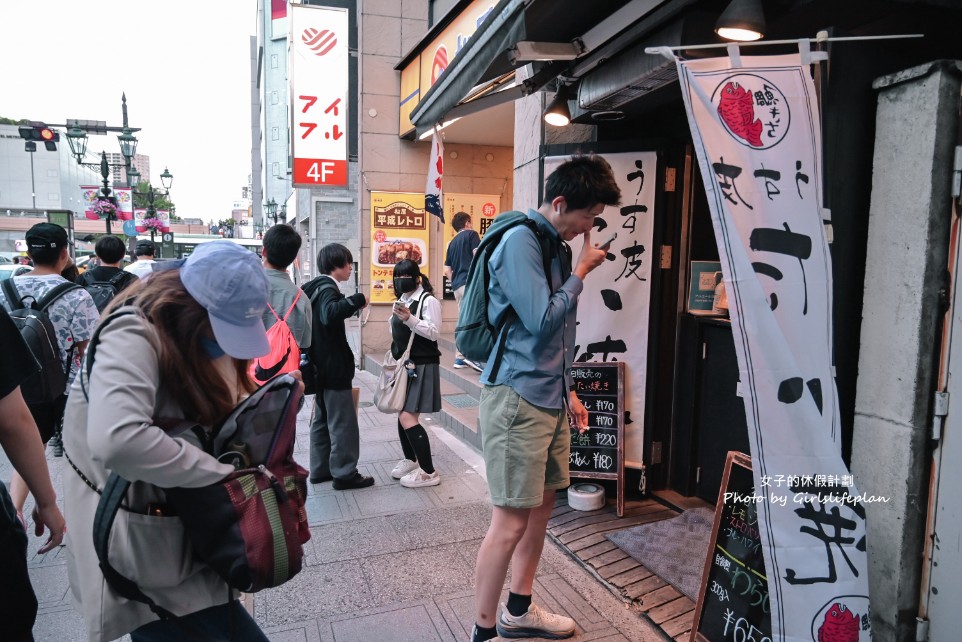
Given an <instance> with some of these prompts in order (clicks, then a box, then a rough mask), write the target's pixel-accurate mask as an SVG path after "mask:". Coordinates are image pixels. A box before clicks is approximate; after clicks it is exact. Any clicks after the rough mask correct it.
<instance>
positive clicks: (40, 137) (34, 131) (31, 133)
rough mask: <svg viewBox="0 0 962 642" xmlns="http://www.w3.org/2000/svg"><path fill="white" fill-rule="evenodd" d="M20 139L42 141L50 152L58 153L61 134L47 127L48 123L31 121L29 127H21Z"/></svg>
mask: <svg viewBox="0 0 962 642" xmlns="http://www.w3.org/2000/svg"><path fill="white" fill-rule="evenodd" d="M19 130H20V138H23V139H24V140H27V141H42V142H43V144H44V147H46V148H47V150H48V151H51V152H55V151H57V143H58V142H60V134H59V133H57V132H55V131H54V130H52V129H50V128H49V127H47V124H46V123H41V122H38V121H33V120H32V121H30V122H29V124H27V125H20V127H19Z"/></svg>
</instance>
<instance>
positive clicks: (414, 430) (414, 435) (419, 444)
mask: <svg viewBox="0 0 962 642" xmlns="http://www.w3.org/2000/svg"><path fill="white" fill-rule="evenodd" d="M404 432H406V433H407V436H408V440H409V441H410V442H411V446H413V447H414V452H415V453H417V456H418V465H419V466H420V467H421V470H423V471H424V472H426V473H428V474H430V473H433V472H434V462H433V461H432V460H431V442H430V440H429V439H428V433H427V431H425V430H424V426H422V425H421V424H414V425H413V426H411V427H410V428H408V429H407V430H405V431H404Z"/></svg>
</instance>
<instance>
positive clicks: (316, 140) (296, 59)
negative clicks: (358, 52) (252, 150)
mask: <svg viewBox="0 0 962 642" xmlns="http://www.w3.org/2000/svg"><path fill="white" fill-rule="evenodd" d="M290 11H291V31H290V33H291V48H290V55H291V61H290V75H291V93H290V96H291V127H290V131H291V146H292V148H293V157H294V159H293V162H294V167H293V181H294V184H295V185H296V186H298V187H311V186H320V185H324V186H345V187H346V186H347V127H348V125H347V121H348V113H349V109H348V46H347V45H348V36H349V33H348V21H347V11H346V10H343V9H330V8H327V7H318V6H313V5H305V4H293V5H290Z"/></svg>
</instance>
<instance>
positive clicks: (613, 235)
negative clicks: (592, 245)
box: [598, 232, 618, 251]
mask: <svg viewBox="0 0 962 642" xmlns="http://www.w3.org/2000/svg"><path fill="white" fill-rule="evenodd" d="M616 238H618V232H612V233H611V236H609V237H608V238H606V239H605V240H604V241H602V242H601V243H600V244H599V245H598V249H599V250H606V251H607V250H608V248H609V247H611V244H612V243H613V242H614V240H615V239H616Z"/></svg>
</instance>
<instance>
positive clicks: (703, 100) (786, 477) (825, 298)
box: [678, 54, 884, 642]
mask: <svg viewBox="0 0 962 642" xmlns="http://www.w3.org/2000/svg"><path fill="white" fill-rule="evenodd" d="M678 76H679V79H680V82H681V89H682V95H683V97H684V100H685V107H686V109H687V111H688V119H689V123H690V125H691V131H692V138H693V140H694V144H695V149H696V151H697V154H698V162H699V167H700V168H701V174H702V178H703V180H704V183H705V190H706V192H707V194H708V203H709V207H710V209H711V216H712V224H713V226H714V230H715V240H716V242H717V243H718V250H719V256H720V259H721V264H722V271H723V272H724V277H725V286H726V290H727V294H728V304H729V314H730V316H731V321H732V333H733V335H734V340H735V351H736V354H737V357H738V370H739V379H740V383H739V388H740V391H741V395H742V397H743V399H744V402H745V415H746V419H747V421H748V432H749V442H750V444H751V455H752V469H753V473H754V480H755V489H754V493H753V501H754V502H755V503H756V505H757V508H758V511H757V512H758V529H759V533H760V536H761V542H762V549H763V554H764V559H765V567H766V575H767V583H768V595H767V596H764V597H766V598H767V599H768V604H769V606H770V608H771V631H770V633H769V632H768V631H762V632H761V634H760V635H762V637H761V639H760V642H761V641H762V640H765V639H766V637H765V636H768V635H770V638H771V640H772V641H773V642H801V641H805V642H812V641H813V640H814V641H816V642H821V641H823V640H846V641H850V642H856V641H858V642H866V641H867V640H870V639H871V617H870V611H869V598H868V575H867V559H866V553H865V536H866V524H865V509H864V503H865V502H866V501H884V498H871V497H869V498H866V497H864V496H859V495H858V491H857V490H856V489H855V485H854V482H853V480H852V476H851V474H850V473H849V471H848V469H847V468H846V466H845V463H844V462H843V460H842V457H841V454H840V446H839V443H840V419H839V410H838V398H837V392H836V388H835V380H834V372H833V358H832V266H831V257H830V255H829V250H828V244H827V242H826V239H825V234H824V228H823V222H822V211H821V203H822V170H821V126H820V123H819V113H818V108H817V104H816V96H815V88H814V85H813V83H812V80H811V75H810V71H809V67H808V65H804V64H802V62H801V58H800V56H799V55H797V54H795V55H787V56H765V57H761V56H759V57H741V58H740V62H738V63H737V64H733V62H732V61H731V60H730V59H729V58H727V57H725V58H713V59H704V60H691V61H678ZM743 501H744V500H743ZM717 557H720V556H717ZM714 563H715V564H719V565H723V566H725V565H727V564H729V562H728V561H727V560H723V559H722V560H717V559H716V561H715V562H714ZM729 590H732V588H729ZM731 620H732V621H731V622H727V621H726V622H724V623H722V624H720V625H719V626H720V627H722V628H723V629H724V630H725V631H726V636H727V637H726V638H725V639H726V640H729V639H732V640H735V639H737V638H738V636H739V635H741V636H742V637H744V635H745V630H747V628H746V627H744V626H743V627H742V629H739V628H738V627H739V625H740V624H741V621H740V620H737V616H734V617H732V618H731ZM739 630H741V633H739ZM745 639H749V638H745ZM756 639H757V638H756ZM716 642H718V641H716Z"/></svg>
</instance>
